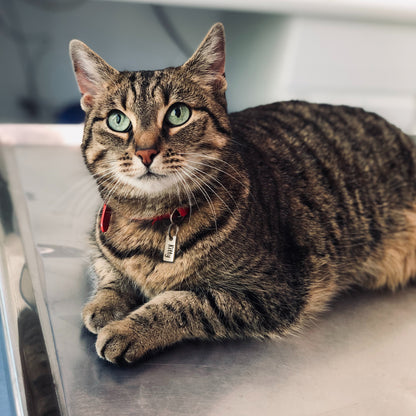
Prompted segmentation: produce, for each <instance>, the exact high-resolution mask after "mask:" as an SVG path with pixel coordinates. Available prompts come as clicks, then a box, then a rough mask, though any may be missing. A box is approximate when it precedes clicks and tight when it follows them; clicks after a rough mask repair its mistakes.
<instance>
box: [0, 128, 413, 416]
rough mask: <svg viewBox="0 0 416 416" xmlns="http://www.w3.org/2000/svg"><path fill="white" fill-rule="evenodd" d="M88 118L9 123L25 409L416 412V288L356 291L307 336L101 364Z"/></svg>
mask: <svg viewBox="0 0 416 416" xmlns="http://www.w3.org/2000/svg"><path fill="white" fill-rule="evenodd" d="M81 134H82V127H81V126H47V125H45V126H40V125H38V126H31V125H21V126H19V125H3V126H0V193H1V194H0V220H1V222H0V285H1V287H0V289H1V297H0V299H1V314H2V319H3V321H2V322H3V325H4V332H5V338H6V353H7V362H8V366H9V370H10V383H11V391H12V395H13V401H14V406H15V408H16V413H17V414H18V415H43V414H48V415H55V414H56V415H60V414H62V415H73V416H83V415H88V416H93V415H103V414H112V415H117V416H123V415H129V416H130V415H135V414H138V415H141V416H147V415H157V416H159V415H204V416H205V415H215V416H223V415H227V416H233V415H238V416H244V415H252V414H261V415H264V416H267V415H276V414H284V415H286V416H290V415H308V416H314V415H351V414H354V415H366V416H368V415H377V416H380V415H393V414H400V415H401V416H406V415H409V416H410V415H415V414H416V371H415V370H416V354H415V346H416V286H415V285H412V286H410V287H408V288H406V289H405V290H401V291H399V292H397V293H395V294H392V293H389V292H384V291H383V292H378V293H373V292H372V293H366V292H353V293H350V294H348V295H346V296H344V297H343V298H341V299H339V300H338V301H337V302H335V303H334V305H333V307H332V308H331V310H330V311H329V312H327V313H326V314H324V315H323V316H322V317H321V319H320V320H319V321H318V322H317V323H316V324H315V325H313V326H311V327H309V328H306V329H305V330H304V331H303V333H302V334H301V335H299V336H296V337H289V338H286V339H283V340H279V341H265V342H261V341H241V342H224V343H202V342H187V343H183V344H180V345H177V346H175V347H173V348H170V349H168V350H166V351H164V352H162V353H160V354H158V355H155V356H153V357H151V358H149V359H148V360H146V361H144V362H141V363H139V364H137V365H135V366H133V367H128V368H121V367H116V366H113V365H111V364H108V363H106V362H104V361H102V360H100V359H99V358H98V357H97V355H96V353H95V348H94V341H95V339H94V338H95V337H94V336H92V335H90V334H88V333H87V332H86V331H85V330H84V329H83V328H82V324H81V319H80V311H81V308H82V305H83V303H84V302H85V301H86V299H87V297H88V291H89V285H88V273H87V271H88V258H87V234H88V231H89V229H90V226H91V224H92V222H93V218H94V215H95V212H96V210H97V209H98V207H99V206H100V200H99V196H98V194H97V192H96V189H95V184H94V182H93V180H92V179H91V178H90V177H89V175H88V173H87V171H86V169H85V168H84V166H83V162H82V158H81V154H80V150H79V143H80V140H81Z"/></svg>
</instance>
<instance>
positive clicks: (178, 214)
mask: <svg viewBox="0 0 416 416" xmlns="http://www.w3.org/2000/svg"><path fill="white" fill-rule="evenodd" d="M188 214H189V207H180V208H177V209H175V211H173V212H172V213H170V214H163V215H158V216H157V217H154V218H142V219H141V218H134V219H133V220H134V221H143V220H148V221H152V225H154V224H155V223H156V222H158V221H161V220H165V219H168V218H171V217H172V219H176V218H185V217H186V216H187V215H188ZM110 219H111V208H110V207H109V206H108V205H107V204H104V205H103V208H102V211H101V219H100V230H101V231H102V232H103V233H105V232H106V231H107V230H108V227H109V225H110Z"/></svg>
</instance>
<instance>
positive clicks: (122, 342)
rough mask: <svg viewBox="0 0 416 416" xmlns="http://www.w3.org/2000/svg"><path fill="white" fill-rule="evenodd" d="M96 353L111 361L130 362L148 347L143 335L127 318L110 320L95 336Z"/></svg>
mask: <svg viewBox="0 0 416 416" xmlns="http://www.w3.org/2000/svg"><path fill="white" fill-rule="evenodd" d="M95 347H96V349H97V354H98V355H99V356H100V357H101V358H103V359H105V360H107V361H110V362H112V363H115V364H122V363H132V362H134V361H136V360H138V359H139V358H140V357H141V356H142V355H143V354H144V353H145V352H146V351H147V350H148V349H149V348H147V347H146V342H145V337H142V336H141V334H140V333H139V332H138V331H137V328H134V325H132V323H131V321H130V320H129V319H123V320H121V321H116V322H110V323H109V324H108V325H107V326H105V327H104V328H103V329H102V330H101V331H100V332H99V334H98V336H97V342H96V343H95Z"/></svg>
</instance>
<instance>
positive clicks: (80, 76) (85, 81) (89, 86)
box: [75, 66, 96, 95]
mask: <svg viewBox="0 0 416 416" xmlns="http://www.w3.org/2000/svg"><path fill="white" fill-rule="evenodd" d="M75 74H76V77H77V82H78V87H79V90H80V91H81V94H82V95H84V94H87V95H88V94H89V95H94V94H95V93H96V87H95V84H94V83H93V82H92V81H91V80H90V79H89V78H88V75H87V74H86V73H85V72H84V71H83V70H82V69H81V68H80V67H79V66H76V67H75Z"/></svg>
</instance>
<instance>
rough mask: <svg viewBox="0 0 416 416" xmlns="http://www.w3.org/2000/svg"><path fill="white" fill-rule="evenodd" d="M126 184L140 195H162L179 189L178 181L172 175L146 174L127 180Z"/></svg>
mask: <svg viewBox="0 0 416 416" xmlns="http://www.w3.org/2000/svg"><path fill="white" fill-rule="evenodd" d="M125 180H126V182H128V184H129V185H130V186H132V187H133V188H134V191H135V192H137V194H138V195H140V196H142V195H147V196H150V195H160V194H164V193H169V192H172V190H176V189H177V187H178V183H177V179H176V178H175V177H174V176H172V175H159V174H156V173H151V172H149V173H146V174H145V175H142V176H140V177H138V178H137V177H136V178H130V177H127V178H125Z"/></svg>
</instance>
